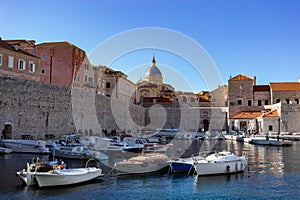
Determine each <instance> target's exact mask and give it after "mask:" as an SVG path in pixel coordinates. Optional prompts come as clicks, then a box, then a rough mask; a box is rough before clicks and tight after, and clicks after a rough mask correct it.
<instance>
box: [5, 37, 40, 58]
mask: <svg viewBox="0 0 300 200" xmlns="http://www.w3.org/2000/svg"><path fill="white" fill-rule="evenodd" d="M0 48H3V49H7V50H10V51H14V52H17V53H21V54H25V55H27V56H32V57H35V58H39V57H37V56H35V55H33V54H31V53H28V52H27V51H24V50H23V49H20V48H18V49H16V48H15V47H14V46H12V45H10V44H8V43H6V42H4V41H3V40H0Z"/></svg>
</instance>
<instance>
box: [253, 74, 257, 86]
mask: <svg viewBox="0 0 300 200" xmlns="http://www.w3.org/2000/svg"><path fill="white" fill-rule="evenodd" d="M253 84H254V85H256V76H254V77H253Z"/></svg>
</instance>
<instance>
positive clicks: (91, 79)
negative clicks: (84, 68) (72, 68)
mask: <svg viewBox="0 0 300 200" xmlns="http://www.w3.org/2000/svg"><path fill="white" fill-rule="evenodd" d="M89 83H90V84H91V85H94V78H93V77H89Z"/></svg>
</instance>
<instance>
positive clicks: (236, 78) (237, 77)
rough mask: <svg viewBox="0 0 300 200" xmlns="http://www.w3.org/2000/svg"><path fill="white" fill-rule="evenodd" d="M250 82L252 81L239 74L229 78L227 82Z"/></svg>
mask: <svg viewBox="0 0 300 200" xmlns="http://www.w3.org/2000/svg"><path fill="white" fill-rule="evenodd" d="M250 80H253V79H251V78H249V77H247V76H244V75H242V74H239V75H237V76H235V77H232V78H230V79H229V80H228V81H250Z"/></svg>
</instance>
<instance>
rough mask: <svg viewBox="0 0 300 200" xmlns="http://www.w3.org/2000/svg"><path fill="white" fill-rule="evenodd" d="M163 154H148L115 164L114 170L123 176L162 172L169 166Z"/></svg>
mask: <svg viewBox="0 0 300 200" xmlns="http://www.w3.org/2000/svg"><path fill="white" fill-rule="evenodd" d="M168 160H170V158H168V157H167V156H166V155H165V154H160V153H149V154H145V155H143V154H142V155H140V156H136V157H132V158H130V159H128V160H124V161H122V162H117V163H115V165H114V169H115V170H117V171H119V172H123V173H125V174H140V173H148V172H155V171H159V170H162V169H163V168H165V167H167V166H168V165H169V163H168Z"/></svg>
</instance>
